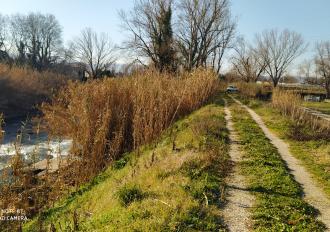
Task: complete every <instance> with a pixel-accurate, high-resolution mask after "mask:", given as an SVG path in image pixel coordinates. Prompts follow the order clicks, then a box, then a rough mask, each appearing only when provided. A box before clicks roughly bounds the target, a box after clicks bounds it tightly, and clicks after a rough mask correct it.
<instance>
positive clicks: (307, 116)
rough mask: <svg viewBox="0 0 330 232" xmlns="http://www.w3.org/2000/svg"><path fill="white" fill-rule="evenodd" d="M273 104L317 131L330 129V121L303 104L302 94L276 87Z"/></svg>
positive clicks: (297, 122)
mask: <svg viewBox="0 0 330 232" xmlns="http://www.w3.org/2000/svg"><path fill="white" fill-rule="evenodd" d="M272 105H273V107H274V108H277V109H279V110H280V112H281V113H282V114H284V115H286V116H289V117H290V118H291V119H292V120H293V121H294V122H295V123H296V124H297V125H307V126H309V127H310V128H311V129H313V130H315V131H316V132H327V133H329V131H330V123H329V122H328V121H326V120H324V119H322V118H320V117H317V116H316V115H313V114H311V113H310V112H308V111H307V110H306V109H305V108H304V107H303V106H302V99H301V96H300V95H299V94H297V93H295V92H293V91H287V90H280V89H277V88H276V89H274V90H273V94H272Z"/></svg>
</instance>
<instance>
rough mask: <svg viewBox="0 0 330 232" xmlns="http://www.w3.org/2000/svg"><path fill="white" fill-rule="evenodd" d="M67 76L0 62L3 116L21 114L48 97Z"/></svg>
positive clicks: (0, 98) (0, 94)
mask: <svg viewBox="0 0 330 232" xmlns="http://www.w3.org/2000/svg"><path fill="white" fill-rule="evenodd" d="M68 78H69V77H67V76H63V75H59V74H55V73H53V72H37V71H33V70H31V69H29V68H18V67H14V66H13V67H10V66H8V65H4V64H0V112H2V113H3V114H4V116H5V118H9V117H15V116H23V115H25V114H26V113H27V112H29V111H30V110H31V109H32V108H33V107H34V106H35V105H36V104H39V103H41V102H43V101H45V100H46V99H48V98H49V97H50V96H51V95H52V94H53V92H54V90H57V89H58V88H59V87H61V86H63V85H64V84H65V83H66V81H67V80H68Z"/></svg>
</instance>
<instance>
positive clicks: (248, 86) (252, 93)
mask: <svg viewBox="0 0 330 232" xmlns="http://www.w3.org/2000/svg"><path fill="white" fill-rule="evenodd" d="M235 86H237V88H238V89H239V91H240V94H241V95H242V96H243V97H246V98H251V97H252V98H268V97H269V94H270V92H271V90H272V86H271V85H268V84H257V83H246V82H237V83H235Z"/></svg>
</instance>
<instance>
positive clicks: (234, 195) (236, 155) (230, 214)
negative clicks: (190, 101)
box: [223, 102, 254, 232]
mask: <svg viewBox="0 0 330 232" xmlns="http://www.w3.org/2000/svg"><path fill="white" fill-rule="evenodd" d="M225 113H226V122H227V128H228V130H229V132H230V140H231V146H230V151H229V155H230V157H231V160H232V161H233V163H234V168H233V172H232V173H231V175H230V176H229V177H228V179H227V184H228V190H227V196H226V199H227V204H226V206H225V208H224V211H223V213H224V219H225V223H226V224H227V226H228V229H229V231H234V232H236V231H237V232H244V231H249V230H250V228H251V220H250V210H249V209H250V208H251V207H252V205H253V202H254V197H253V196H252V194H250V193H249V192H248V191H247V190H245V189H246V185H245V178H244V176H242V175H241V174H240V171H239V167H238V165H236V164H237V163H238V162H240V161H241V159H242V157H241V152H240V150H239V141H238V135H237V133H236V131H235V130H234V127H233V122H232V117H231V112H230V110H229V108H228V107H227V102H226V106H225Z"/></svg>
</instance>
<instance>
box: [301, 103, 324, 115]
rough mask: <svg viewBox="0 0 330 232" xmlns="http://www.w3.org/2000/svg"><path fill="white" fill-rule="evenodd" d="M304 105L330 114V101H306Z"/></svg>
mask: <svg viewBox="0 0 330 232" xmlns="http://www.w3.org/2000/svg"><path fill="white" fill-rule="evenodd" d="M303 105H304V106H305V107H307V108H310V109H313V110H317V111H320V112H322V113H324V114H330V102H304V103H303Z"/></svg>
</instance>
